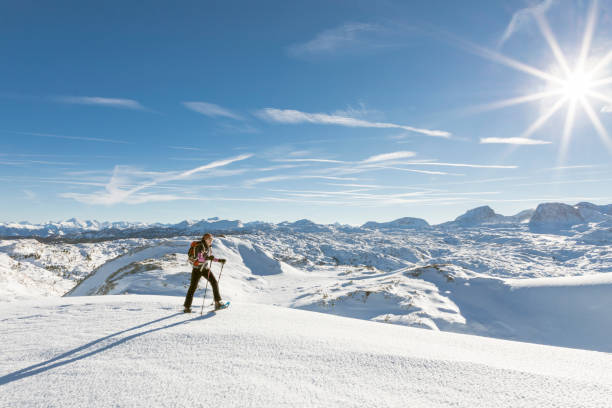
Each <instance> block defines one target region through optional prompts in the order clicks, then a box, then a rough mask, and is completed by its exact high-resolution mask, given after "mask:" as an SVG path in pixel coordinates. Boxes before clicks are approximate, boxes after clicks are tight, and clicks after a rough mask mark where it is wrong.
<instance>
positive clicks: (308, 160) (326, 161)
mask: <svg viewBox="0 0 612 408" xmlns="http://www.w3.org/2000/svg"><path fill="white" fill-rule="evenodd" d="M276 161H281V162H294V163H347V162H345V161H342V160H330V159H281V160H276Z"/></svg>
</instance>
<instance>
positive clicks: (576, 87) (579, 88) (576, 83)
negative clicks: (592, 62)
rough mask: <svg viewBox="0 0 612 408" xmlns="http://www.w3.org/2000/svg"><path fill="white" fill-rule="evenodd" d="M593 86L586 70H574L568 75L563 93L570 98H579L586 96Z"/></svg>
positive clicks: (562, 88)
mask: <svg viewBox="0 0 612 408" xmlns="http://www.w3.org/2000/svg"><path fill="white" fill-rule="evenodd" d="M592 87H593V81H591V79H590V77H589V75H587V74H586V73H584V72H579V71H578V72H573V73H572V74H571V75H569V76H568V77H567V79H566V80H565V81H564V83H563V85H562V87H561V94H562V95H564V96H565V97H566V98H567V99H568V100H574V101H576V100H579V99H582V98H584V97H586V96H587V95H588V94H589V91H590V90H591V88H592Z"/></svg>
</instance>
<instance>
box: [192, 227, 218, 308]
mask: <svg viewBox="0 0 612 408" xmlns="http://www.w3.org/2000/svg"><path fill="white" fill-rule="evenodd" d="M212 241H213V237H212V235H211V234H204V236H203V237H202V240H201V241H200V242H197V241H194V242H192V244H191V248H190V249H189V261H190V262H191V263H192V265H193V269H192V270H191V284H190V285H189V289H188V290H187V297H185V304H184V306H185V313H191V302H193V295H194V293H195V291H196V289H197V288H198V282H199V281H200V277H202V276H203V277H204V278H206V279H207V280H208V282H210V286H212V290H213V296H214V297H215V310H218V309H222V308H223V307H224V305H225V304H224V303H223V302H222V301H221V294H220V293H219V284H218V283H217V279H215V275H214V274H213V273H212V272H211V270H210V265H211V264H209V263H208V262H209V261H214V262H220V263H222V264H225V259H217V258H215V257H214V256H213V254H212Z"/></svg>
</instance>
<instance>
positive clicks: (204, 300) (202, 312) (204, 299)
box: [200, 259, 212, 316]
mask: <svg viewBox="0 0 612 408" xmlns="http://www.w3.org/2000/svg"><path fill="white" fill-rule="evenodd" d="M204 265H206V264H202V268H203V267H204ZM210 268H212V259H211V260H210V264H209V265H208V278H209V279H206V287H205V288H204V296H203V297H202V309H201V310H200V316H202V315H203V314H204V302H206V292H207V291H208V281H209V280H210ZM200 272H202V269H200Z"/></svg>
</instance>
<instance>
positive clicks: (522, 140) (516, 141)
mask: <svg viewBox="0 0 612 408" xmlns="http://www.w3.org/2000/svg"><path fill="white" fill-rule="evenodd" d="M480 143H482V144H491V143H493V144H495V143H497V144H513V145H547V144H551V143H552V142H547V141H545V140H536V139H529V138H526V137H507V138H503V137H483V138H481V139H480Z"/></svg>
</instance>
